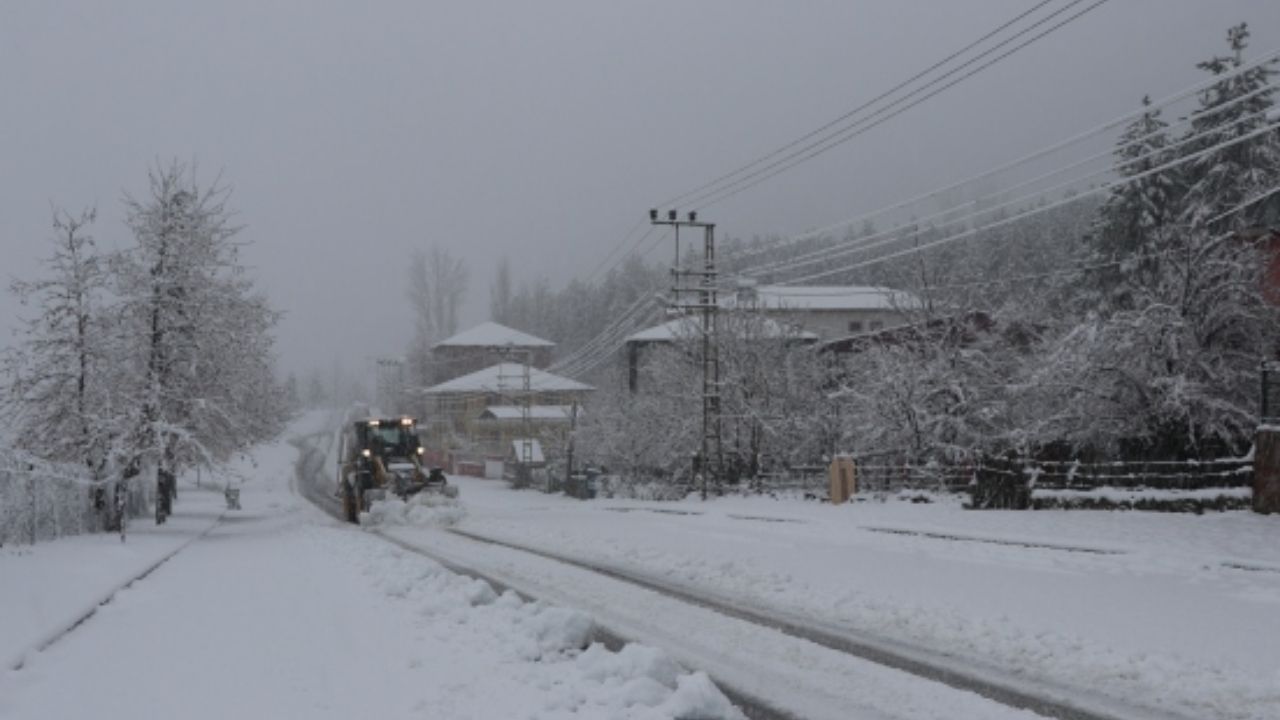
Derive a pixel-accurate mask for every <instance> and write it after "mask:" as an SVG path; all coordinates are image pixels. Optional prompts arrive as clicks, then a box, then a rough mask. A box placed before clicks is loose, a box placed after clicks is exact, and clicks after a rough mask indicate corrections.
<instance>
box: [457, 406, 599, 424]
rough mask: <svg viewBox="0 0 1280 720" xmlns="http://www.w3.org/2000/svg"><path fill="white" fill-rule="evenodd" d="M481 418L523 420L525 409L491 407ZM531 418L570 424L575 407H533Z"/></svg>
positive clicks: (530, 413) (531, 408)
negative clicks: (561, 421)
mask: <svg viewBox="0 0 1280 720" xmlns="http://www.w3.org/2000/svg"><path fill="white" fill-rule="evenodd" d="M578 415H582V410H578ZM480 417H491V418H493V419H494V420H521V419H523V418H524V409H523V408H521V407H520V406H519V405H490V406H489V407H488V408H486V409H485V411H484V412H483V413H481V414H480ZM529 417H530V418H531V419H533V420H563V421H564V422H569V420H570V419H572V418H573V406H571V405H532V406H530V407H529Z"/></svg>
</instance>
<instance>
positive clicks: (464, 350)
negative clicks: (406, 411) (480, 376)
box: [431, 321, 556, 383]
mask: <svg viewBox="0 0 1280 720" xmlns="http://www.w3.org/2000/svg"><path fill="white" fill-rule="evenodd" d="M555 346H556V344H555V343H553V342H551V341H550V340H543V339H542V338H540V337H536V336H534V335H530V334H529V333H526V332H521V331H519V330H516V329H514V328H509V327H507V326H506V325H502V324H500V323H496V322H493V321H489V322H483V323H480V324H479V325H476V326H475V327H472V328H468V329H467V330H463V331H462V332H460V333H458V334H456V335H453V336H451V337H448V338H446V339H444V340H441V341H440V342H438V343H436V344H435V345H433V346H432V347H431V360H432V379H433V380H434V381H435V382H437V383H442V382H445V381H447V380H452V379H454V378H457V377H462V376H463V375H466V374H468V373H472V372H475V371H477V370H481V369H484V368H486V367H489V366H491V365H496V364H499V363H503V362H517V363H522V362H524V356H525V355H526V354H527V355H528V356H529V364H530V365H533V366H534V367H536V368H545V367H547V366H548V365H550V364H551V351H552V349H553V348H555Z"/></svg>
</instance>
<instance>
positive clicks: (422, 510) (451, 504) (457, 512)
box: [360, 492, 467, 527]
mask: <svg viewBox="0 0 1280 720" xmlns="http://www.w3.org/2000/svg"><path fill="white" fill-rule="evenodd" d="M466 514H467V511H466V509H465V508H464V507H463V506H462V505H461V503H459V502H458V500H457V498H451V497H445V496H444V495H440V494H438V493H432V492H421V493H418V494H417V495H414V496H412V497H410V498H409V499H408V500H401V499H400V498H397V497H392V498H390V499H387V500H376V501H374V502H373V504H372V505H370V506H369V510H368V511H367V512H363V513H360V524H361V525H369V526H377V525H417V526H438V527H449V526H450V525H455V524H457V522H458V521H459V520H461V519H462V518H464V517H466Z"/></svg>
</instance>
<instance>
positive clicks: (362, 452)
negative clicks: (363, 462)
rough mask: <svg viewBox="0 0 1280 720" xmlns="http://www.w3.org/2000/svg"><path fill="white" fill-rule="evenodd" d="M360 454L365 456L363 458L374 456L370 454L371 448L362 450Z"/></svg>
mask: <svg viewBox="0 0 1280 720" xmlns="http://www.w3.org/2000/svg"><path fill="white" fill-rule="evenodd" d="M360 454H361V455H363V456H365V457H369V456H371V455H373V453H371V452H369V448H365V449H363V450H361V451H360Z"/></svg>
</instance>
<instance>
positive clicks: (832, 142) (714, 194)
mask: <svg viewBox="0 0 1280 720" xmlns="http://www.w3.org/2000/svg"><path fill="white" fill-rule="evenodd" d="M1079 2H1083V0H1075V1H1074V2H1072V3H1071V5H1069V6H1068V7H1073V6H1075V5H1076V4H1077V3H1079ZM1107 2H1108V0H1096V1H1095V2H1094V3H1093V4H1091V5H1089V6H1087V7H1086V8H1085V9H1083V10H1081V11H1080V12H1078V13H1076V14H1074V15H1071V16H1069V17H1067V18H1066V19H1064V20H1062V21H1060V22H1058V23H1057V24H1055V25H1052V26H1050V27H1049V28H1048V29H1047V30H1045V31H1043V32H1041V33H1038V34H1036V35H1034V36H1032V37H1031V38H1030V39H1028V40H1026V41H1024V42H1022V43H1020V44H1018V45H1015V46H1014V47H1013V48H1011V49H1009V50H1007V51H1006V52H1004V53H1001V54H1000V55H997V56H996V57H995V58H993V59H991V60H989V61H987V62H985V63H982V64H981V65H979V66H977V67H976V68H974V69H972V70H970V71H969V72H966V73H964V74H963V75H961V76H960V77H958V78H956V79H954V80H952V81H950V82H948V83H946V84H944V85H942V86H941V87H939V88H937V89H935V90H932V91H930V92H928V93H926V94H925V95H923V96H922V97H919V98H917V99H915V100H913V101H912V102H910V103H908V104H906V105H903V106H902V107H899V108H898V109H896V110H894V111H893V112H891V113H889V114H888V115H883V117H880V118H879V119H877V120H875V121H874V122H870V124H865V123H866V121H865V120H864V121H860V122H859V123H857V124H855V125H853V126H850V127H849V128H846V129H844V130H842V131H840V132H838V133H835V134H832V135H831V136H830V137H827V138H824V139H823V140H819V141H816V142H814V143H810V144H809V145H806V146H805V147H804V148H801V149H800V150H798V151H796V152H795V153H792V154H791V155H789V156H788V157H785V158H782V159H779V160H775V161H774V162H772V163H769V164H768V165H765V166H764V167H761V168H758V169H756V170H754V171H752V172H750V173H748V174H746V175H744V176H742V177H741V178H739V179H737V180H735V181H733V182H732V183H729V184H727V185H725V186H724V187H722V188H717V189H715V190H714V191H707V192H704V193H701V194H699V195H698V196H696V197H694V198H692V199H690V200H688V201H687V202H688V203H689V204H692V205H694V206H695V207H696V209H698V210H704V209H706V208H708V207H711V206H712V205H715V204H718V203H720V202H723V201H725V200H728V199H729V198H731V197H734V196H735V195H738V194H739V193H742V192H745V191H747V190H750V189H751V188H754V187H756V186H757V185H759V184H761V183H763V182H765V181H766V180H769V179H771V178H773V177H775V176H777V175H779V174H781V173H784V172H786V171H787V170H790V169H791V168H793V167H796V166H797V165H800V164H802V163H804V162H807V161H809V160H811V159H813V158H815V157H817V156H819V155H821V154H823V153H825V152H827V151H829V150H831V149H833V148H835V147H838V146H840V145H843V144H844V143H846V142H848V141H850V140H852V139H853V138H855V137H858V136H860V135H862V134H864V133H866V132H868V131H870V130H871V129H873V128H876V127H879V126H880V125H883V124H884V123H886V122H888V121H889V120H891V119H893V118H895V117H897V116H899V115H901V114H902V113H904V112H906V111H908V110H910V109H911V108H914V107H916V106H917V105H919V104H921V103H923V102H925V101H927V100H929V99H930V98H932V97H934V96H936V95H938V94H940V93H942V92H945V91H946V90H948V89H950V88H952V87H955V86H956V85H958V84H959V83H961V82H964V81H965V80H967V79H969V78H971V77H973V76H975V75H977V74H978V73H980V72H982V71H984V70H986V69H987V68H989V67H991V66H993V65H995V64H996V63H998V62H1000V61H1002V60H1004V59H1006V58H1008V57H1010V56H1012V55H1013V54H1015V53H1017V52H1019V51H1020V50H1022V49H1024V48H1026V47H1028V46H1030V45H1031V44H1033V43H1035V42H1037V41H1038V40H1040V39H1042V38H1044V37H1046V36H1048V35H1050V34H1051V33H1053V32H1056V31H1057V30H1059V29H1061V28H1063V27H1065V26H1066V25H1068V24H1070V23H1072V22H1074V21H1076V20H1078V19H1079V18H1081V17H1083V16H1084V15H1086V14H1087V13H1089V12H1091V11H1093V10H1095V9H1097V8H1098V7H1100V6H1102V5H1104V4H1106V3H1107ZM1064 9H1065V8H1064ZM1058 12H1062V11H1061V10H1060V11H1058ZM1056 14H1057V13H1055V15H1056ZM1051 17H1052V16H1051ZM1038 24H1039V23H1037V25H1038ZM1033 27H1035V26H1033ZM1020 36H1021V33H1020V34H1019V35H1016V36H1015V38H1016V37H1020ZM1002 46H1003V43H1002V44H1001V45H998V46H997V47H1002ZM986 54H987V53H984V54H983V55H980V56H979V58H981V57H985V55H986ZM968 64H969V63H966V64H965V65H962V66H961V67H965V66H967V65H968ZM951 74H952V73H947V74H946V75H944V76H942V77H943V78H945V77H949V76H950V75H951ZM937 82H938V80H935V81H931V82H930V83H929V84H927V85H925V86H924V87H923V88H919V89H917V90H915V91H912V93H910V94H908V95H907V96H905V97H904V98H900V99H899V100H896V101H894V102H893V103H891V104H890V105H889V106H887V107H886V108H882V109H881V110H878V111H877V112H876V113H873V114H872V115H871V116H870V117H869V118H867V120H870V119H871V118H873V117H875V116H876V115H880V114H882V113H883V112H884V111H886V110H887V109H888V108H890V107H894V106H896V105H898V104H900V103H901V102H903V101H904V100H906V99H907V98H910V97H912V96H914V95H916V94H917V93H919V92H920V91H922V90H924V89H927V88H929V87H930V86H932V85H934V84H936V83H937Z"/></svg>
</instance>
